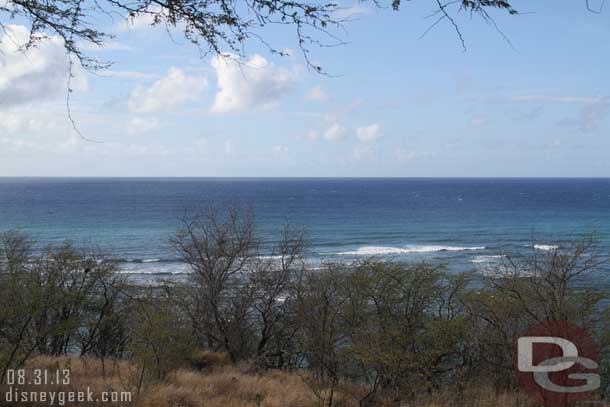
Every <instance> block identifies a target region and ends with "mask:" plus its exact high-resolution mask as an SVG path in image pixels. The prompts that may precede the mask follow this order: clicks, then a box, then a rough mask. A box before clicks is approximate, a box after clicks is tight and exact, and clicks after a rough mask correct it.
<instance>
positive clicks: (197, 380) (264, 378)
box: [0, 352, 534, 407]
mask: <svg viewBox="0 0 610 407" xmlns="http://www.w3.org/2000/svg"><path fill="white" fill-rule="evenodd" d="M192 364H193V368H195V369H197V370H187V369H182V370H178V371H175V372H173V373H171V374H170V375H169V376H168V377H167V379H166V380H164V381H163V382H162V383H154V384H148V385H147V386H146V385H145V386H143V387H142V388H141V392H140V396H139V397H138V396H137V393H138V384H139V377H140V371H139V369H137V368H136V366H134V365H132V364H130V363H129V362H126V361H112V360H106V361H104V362H102V361H100V360H95V359H87V358H64V357H62V358H50V357H37V358H34V359H32V360H30V361H29V362H28V363H27V365H26V369H28V370H29V371H32V370H33V369H47V370H48V371H55V370H56V369H70V371H71V375H70V377H71V381H70V384H69V385H67V386H57V385H47V386H33V385H29V386H28V385H26V386H22V388H20V391H37V392H40V391H82V390H84V389H86V388H87V387H89V388H90V389H91V390H92V391H94V392H97V393H101V392H103V391H118V392H121V391H130V392H132V394H133V402H131V403H122V404H121V403H114V404H112V403H101V402H99V403H95V402H94V403H76V404H69V405H74V406H102V405H104V406H108V405H112V406H132V407H246V406H248V407H254V406H264V407H318V406H322V405H328V398H329V395H330V392H329V390H328V389H325V388H320V387H316V386H313V385H312V384H311V383H310V381H309V380H308V377H307V376H302V375H300V374H297V373H289V372H284V371H269V372H265V373H262V374H257V373H253V370H252V369H250V367H249V366H247V365H242V366H234V365H230V363H229V359H228V358H227V357H226V355H223V354H218V353H211V352H199V353H197V354H196V355H194V356H193V358H192ZM4 387H6V386H4ZM0 391H6V389H4V388H3V387H2V386H0ZM364 394H366V389H364V388H362V387H360V386H357V385H354V384H348V383H342V384H340V385H339V386H338V388H337V389H336V390H335V392H334V394H333V401H334V402H333V406H336V407H352V406H354V407H355V406H358V405H359V400H360V399H361V398H362V397H363V396H364ZM9 405H11V406H17V405H19V404H14V403H12V404H11V403H4V404H3V399H2V398H0V406H3V407H4V406H9ZM22 405H23V404H22ZM27 405H28V406H29V405H47V404H27ZM374 405H375V406H384V407H385V406H401V405H402V406H409V407H449V406H455V407H461V406H468V407H533V406H534V404H533V403H531V402H530V400H529V399H528V398H527V396H525V395H523V394H519V393H504V394H497V393H495V392H493V391H491V390H487V389H480V388H478V389H477V388H473V389H471V390H470V391H465V392H464V393H463V394H462V395H461V396H458V395H457V394H456V392H454V391H450V390H446V391H444V392H443V391H441V392H439V393H438V394H436V395H434V396H429V397H425V398H423V399H422V400H417V401H413V402H411V403H409V404H400V403H397V402H395V401H393V400H391V399H387V400H384V401H377V402H376V403H375V404H374Z"/></svg>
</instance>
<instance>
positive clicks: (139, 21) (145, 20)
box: [117, 5, 167, 31]
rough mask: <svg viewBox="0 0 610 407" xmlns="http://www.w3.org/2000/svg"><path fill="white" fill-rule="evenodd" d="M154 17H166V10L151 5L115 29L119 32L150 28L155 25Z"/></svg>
mask: <svg viewBox="0 0 610 407" xmlns="http://www.w3.org/2000/svg"><path fill="white" fill-rule="evenodd" d="M155 15H162V16H167V9H165V8H162V7H161V6H159V5H151V6H149V7H147V9H146V10H144V11H143V12H141V13H139V14H137V15H136V16H134V17H129V18H127V19H125V20H124V21H121V22H120V23H119V25H118V27H117V28H118V30H119V31H126V30H141V29H143V28H150V27H152V26H154V25H155Z"/></svg>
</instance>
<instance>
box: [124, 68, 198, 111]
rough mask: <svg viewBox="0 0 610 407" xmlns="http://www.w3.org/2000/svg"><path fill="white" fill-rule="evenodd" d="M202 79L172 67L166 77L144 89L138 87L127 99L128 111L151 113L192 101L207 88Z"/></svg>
mask: <svg viewBox="0 0 610 407" xmlns="http://www.w3.org/2000/svg"><path fill="white" fill-rule="evenodd" d="M207 85H208V82H207V80H206V79H205V78H204V77H200V76H188V75H186V74H185V73H184V72H183V71H182V70H181V69H179V68H175V67H172V68H170V69H169V71H168V72H167V75H166V76H164V77H163V78H161V79H159V80H158V81H156V82H155V83H153V84H152V86H151V87H149V88H147V89H145V88H143V87H141V86H138V87H137V88H135V89H134V91H133V92H132V93H131V96H130V98H129V110H130V111H132V112H136V113H151V112H159V111H161V110H165V109H169V108H173V107H176V106H178V105H180V104H182V103H184V102H188V101H194V100H197V99H198V98H199V95H200V94H201V92H202V91H203V90H204V89H205V88H206V87H207Z"/></svg>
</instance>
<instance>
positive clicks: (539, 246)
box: [534, 244, 559, 251]
mask: <svg viewBox="0 0 610 407" xmlns="http://www.w3.org/2000/svg"><path fill="white" fill-rule="evenodd" d="M534 249H536V250H544V251H550V250H556V249H559V246H556V245H552V244H535V245H534Z"/></svg>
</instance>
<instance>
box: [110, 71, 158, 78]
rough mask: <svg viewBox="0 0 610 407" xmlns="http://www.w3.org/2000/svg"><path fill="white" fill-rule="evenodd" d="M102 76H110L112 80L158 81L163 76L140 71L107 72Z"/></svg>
mask: <svg viewBox="0 0 610 407" xmlns="http://www.w3.org/2000/svg"><path fill="white" fill-rule="evenodd" d="M101 76H109V77H111V78H125V79H157V78H159V76H161V75H157V74H154V73H146V72H140V71H113V70H105V71H102V72H101Z"/></svg>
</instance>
